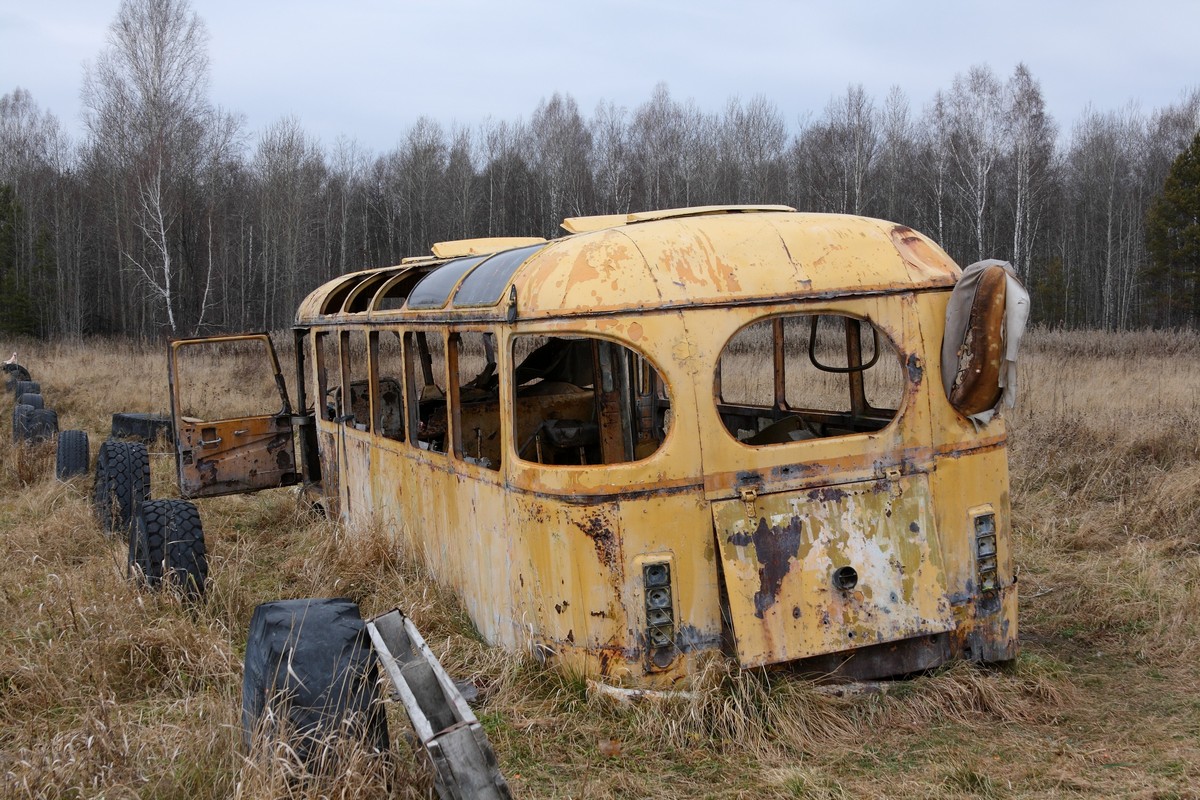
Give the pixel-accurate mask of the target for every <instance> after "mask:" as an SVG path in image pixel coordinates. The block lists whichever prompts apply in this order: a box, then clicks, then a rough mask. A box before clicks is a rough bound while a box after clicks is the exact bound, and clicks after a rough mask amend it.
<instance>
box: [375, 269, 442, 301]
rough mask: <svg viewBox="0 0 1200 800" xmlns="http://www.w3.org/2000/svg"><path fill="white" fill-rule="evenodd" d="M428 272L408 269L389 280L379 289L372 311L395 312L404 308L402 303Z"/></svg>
mask: <svg viewBox="0 0 1200 800" xmlns="http://www.w3.org/2000/svg"><path fill="white" fill-rule="evenodd" d="M428 274H429V272H428V271H427V270H424V269H409V270H408V271H407V272H402V273H400V274H399V275H397V276H395V277H393V278H391V279H389V280H388V281H387V283H385V284H384V285H383V286H382V287H380V289H379V292H378V293H377V295H376V297H375V300H374V308H373V309H372V310H374V311H395V310H397V309H400V308H403V307H404V302H405V301H406V300H408V296H409V295H410V294H411V293H412V290H413V287H414V286H416V285H417V284H418V283H420V282H421V279H422V278H424V277H425V276H426V275H428Z"/></svg>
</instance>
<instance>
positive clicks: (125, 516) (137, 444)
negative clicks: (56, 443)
mask: <svg viewBox="0 0 1200 800" xmlns="http://www.w3.org/2000/svg"><path fill="white" fill-rule="evenodd" d="M118 416H121V417H124V416H130V415H123V414H114V415H113V425H114V429H115V428H116V421H117V417H118ZM140 438H141V437H140V436H138V437H136V438H135V439H121V438H110V439H108V440H106V441H105V442H104V443H103V444H101V445H100V450H99V452H98V453H97V455H96V472H95V482H94V484H93V487H92V491H93V495H92V505H93V508H94V509H95V513H96V519H97V520H98V521H99V522H100V527H101V528H102V529H103V530H104V532H105V534H107V535H109V536H121V537H123V538H125V539H126V540H127V542H128V544H129V550H128V553H129V558H128V568H129V577H130V578H131V579H133V580H135V581H137V582H138V583H139V584H140V585H142V586H144V587H146V588H149V589H157V588H159V587H162V586H167V587H170V588H172V589H174V590H176V591H178V592H179V593H180V594H181V595H182V596H183V597H184V598H185V599H188V600H193V601H198V600H200V599H201V598H202V597H203V596H204V588H205V584H206V582H207V580H208V559H207V557H206V553H205V548H204V527H203V525H202V524H201V522H200V511H199V510H198V509H197V508H196V506H195V504H193V503H191V502H189V501H187V500H178V499H159V500H155V499H152V498H151V497H150V453H149V450H148V449H147V447H146V442H145V441H138V440H137V439H140ZM152 440H153V439H152Z"/></svg>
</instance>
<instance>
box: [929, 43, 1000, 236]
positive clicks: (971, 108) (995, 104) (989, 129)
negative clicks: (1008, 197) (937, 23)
mask: <svg viewBox="0 0 1200 800" xmlns="http://www.w3.org/2000/svg"><path fill="white" fill-rule="evenodd" d="M938 102H939V103H940V104H941V105H942V106H943V107H944V109H945V112H944V113H945V114H946V117H947V120H946V121H947V122H948V124H949V144H950V152H951V155H952V156H953V164H954V173H953V174H954V187H955V189H956V190H957V194H958V197H959V200H960V202H961V204H962V207H963V209H964V210H965V212H966V213H967V215H968V217H969V219H970V222H971V225H972V229H973V232H974V234H975V254H974V255H975V257H976V259H982V258H984V257H985V255H986V254H987V251H988V249H989V247H990V242H989V241H987V239H986V235H985V232H986V226H987V222H988V207H989V204H990V203H991V202H992V193H993V189H994V186H993V183H994V180H995V176H994V172H995V169H996V163H997V161H999V159H1000V156H1001V153H1002V151H1003V148H1004V139H1005V128H1006V124H1007V123H1006V121H1005V108H1004V98H1003V94H1002V90H1001V86H1000V82H999V80H997V79H996V76H995V74H993V72H992V70H991V68H990V67H987V66H974V67H971V68H970V69H969V70H968V71H967V74H966V75H965V76H964V75H956V76H955V77H954V83H953V86H952V87H951V90H950V93H949V95H946V96H945V97H944V98H941V97H939V98H938Z"/></svg>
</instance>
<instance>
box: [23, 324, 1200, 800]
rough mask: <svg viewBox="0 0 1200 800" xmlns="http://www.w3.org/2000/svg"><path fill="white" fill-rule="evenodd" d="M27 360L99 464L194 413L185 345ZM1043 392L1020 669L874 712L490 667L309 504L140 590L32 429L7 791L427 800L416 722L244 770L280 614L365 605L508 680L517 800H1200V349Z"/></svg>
mask: <svg viewBox="0 0 1200 800" xmlns="http://www.w3.org/2000/svg"><path fill="white" fill-rule="evenodd" d="M9 349H10V350H11V349H12V348H11V347H10V348H9ZM16 349H17V350H18V351H19V352H20V354H21V359H20V360H21V361H22V363H24V364H26V365H27V366H28V367H29V368H30V369H31V371H32V372H33V377H34V378H35V379H36V380H38V381H40V383H41V385H42V389H43V394H44V395H45V396H46V398H47V404H48V406H50V407H53V408H55V409H57V410H58V412H59V415H60V421H61V426H62V427H63V428H64V429H65V428H83V429H86V430H87V431H88V432H89V434H90V436H91V437H92V449H93V453H94V452H95V448H96V446H97V445H98V444H99V442H100V441H101V440H102V439H103V438H104V436H105V435H106V433H107V429H108V424H109V415H110V414H111V413H112V412H113V411H158V410H162V409H165V407H166V405H167V403H166V391H167V390H166V377H165V356H164V350H163V348H161V347H158V346H154V347H143V346H141V345H138V344H131V343H121V344H119V345H118V344H113V343H103V344H101V343H95V344H93V343H88V344H46V343H33V342H23V343H19V344H18V345H17V346H16ZM1020 377H1021V385H1020V403H1019V406H1018V408H1017V409H1016V410H1015V411H1013V412H1009V413H1008V417H1009V425H1010V433H1011V439H1010V441H1011V460H1012V480H1013V495H1012V497H1013V501H1012V504H1013V508H1014V515H1015V520H1016V534H1017V561H1018V563H1019V565H1020V583H1019V586H1020V591H1021V632H1022V640H1023V642H1022V655H1021V657H1020V659H1019V660H1018V662H1017V664H1016V665H1015V667H1014V668H1012V669H1010V670H1006V671H1000V670H993V669H986V668H976V667H971V666H966V665H959V666H955V667H952V668H949V669H947V670H944V671H942V672H940V673H938V674H934V675H928V676H924V677H920V678H917V679H914V680H910V681H903V682H897V683H895V684H894V685H893V686H892V687H891V689H890V691H889V692H887V693H886V694H868V695H858V696H851V697H834V696H828V695H826V694H822V693H819V692H817V691H815V690H814V688H813V687H812V686H811V685H809V684H806V683H804V682H801V681H797V680H795V679H792V678H785V677H779V676H772V675H764V674H762V673H761V672H748V673H738V672H736V671H735V670H733V669H731V668H730V667H729V666H728V665H727V664H725V663H724V662H720V661H714V662H712V663H711V664H710V665H709V668H708V669H707V671H706V672H705V673H704V674H703V675H702V676H701V677H700V678H699V680H698V683H699V684H700V687H701V689H700V691H698V692H696V694H695V696H694V698H693V699H691V700H689V701H676V702H673V703H665V704H644V705H638V706H633V707H617V706H614V705H613V704H612V702H611V701H610V700H608V699H606V698H605V697H600V696H593V695H590V694H589V693H588V692H587V689H586V684H585V683H584V682H583V681H581V680H579V679H577V678H575V677H572V676H568V675H562V674H559V673H557V672H550V671H545V670H543V669H540V668H538V667H536V666H534V665H533V664H531V663H528V662H527V661H524V660H522V659H520V658H518V657H515V656H512V655H509V654H505V653H501V652H498V651H496V650H493V649H490V648H487V647H485V646H484V645H482V644H481V643H480V642H479V641H478V640H477V639H476V638H475V637H474V636H473V633H472V630H471V626H470V624H469V623H468V621H467V620H466V619H465V617H464V616H463V614H462V613H461V612H460V610H459V609H458V608H457V606H456V604H455V602H454V600H453V598H452V597H450V596H448V595H447V594H446V593H444V592H443V591H441V590H439V589H438V587H436V586H435V585H433V584H431V583H430V582H429V581H428V580H427V579H426V578H425V576H424V575H423V574H422V572H421V570H420V569H419V568H418V567H417V566H415V565H414V564H412V563H411V562H410V561H408V560H406V559H405V557H404V555H403V554H402V553H400V552H398V551H397V549H396V548H395V547H394V546H392V544H391V543H390V542H389V541H387V539H386V537H385V536H383V535H382V534H381V533H380V532H378V531H373V530H361V531H347V530H344V529H342V528H340V527H339V526H337V525H335V524H333V523H329V522H325V521H322V520H319V519H315V518H313V517H311V516H309V515H308V514H307V513H306V512H305V511H304V510H303V509H302V508H301V507H300V505H299V504H298V501H297V499H296V496H295V495H294V494H292V493H290V492H288V491H275V492H266V493H262V494H260V495H257V496H252V497H233V498H218V499H215V500H212V501H202V502H201V503H200V506H201V513H202V515H203V519H204V528H205V533H206V537H207V540H208V545H209V553H210V564H211V576H212V583H211V586H210V590H209V594H208V598H207V601H206V602H205V603H204V605H203V606H201V607H199V608H191V607H188V606H185V605H183V604H181V603H180V602H179V601H178V600H176V599H174V598H173V597H172V596H171V595H169V594H167V593H158V594H149V593H141V592H138V591H137V590H136V589H135V588H134V587H133V586H132V585H131V583H130V582H129V581H127V580H126V578H125V560H126V552H125V544H124V543H123V542H120V541H117V540H115V539H107V538H105V536H104V535H103V534H102V533H101V532H100V530H99V529H98V527H97V525H96V523H95V522H94V520H93V519H92V517H91V512H90V508H89V503H88V491H89V488H90V479H78V480H76V481H74V482H71V483H67V484H62V483H58V482H56V481H55V480H54V479H53V476H52V471H53V460H54V453H53V451H52V449H51V448H50V446H49V445H45V446H42V447H40V448H34V449H19V448H17V447H15V446H14V445H12V444H11V443H9V441H8V438H9V436H8V430H7V427H6V426H5V428H4V431H3V436H2V437H0V439H2V440H3V441H0V592H2V594H0V796H3V797H5V798H7V797H46V798H59V797H100V796H103V797H106V798H122V797H146V798H180V799H181V800H182V798H225V797H243V798H267V797H355V798H364V797H376V796H390V797H425V796H428V791H429V790H428V786H427V784H426V783H425V782H423V779H422V777H421V775H420V773H419V770H418V769H417V767H416V765H415V763H414V760H413V758H412V756H411V753H410V751H409V749H408V746H407V745H406V744H405V742H404V740H403V738H402V736H401V733H400V732H401V731H402V730H403V729H404V728H405V726H406V723H405V721H404V720H403V719H402V714H401V712H399V711H398V709H397V708H396V707H394V706H393V707H391V708H390V710H389V715H390V719H391V723H392V725H391V727H392V734H393V745H392V753H393V756H394V757H393V758H392V759H391V760H390V761H382V760H379V759H376V758H372V757H369V756H367V755H365V754H362V753H353V752H351V753H347V754H346V756H345V758H344V759H343V760H342V761H341V765H342V766H341V768H340V771H339V772H338V773H337V774H334V775H329V776H325V777H321V778H315V779H301V778H299V777H298V776H297V772H296V769H295V766H294V764H293V762H292V761H291V759H289V758H288V755H287V753H286V752H277V753H260V754H257V755H256V757H254V758H247V757H245V756H243V755H242V754H241V753H240V750H239V744H240V718H239V714H240V690H241V655H242V651H243V649H244V646H245V631H246V628H247V624H248V621H249V618H250V614H251V612H252V610H253V608H254V606H255V605H256V604H257V603H260V602H263V601H265V600H271V599H277V598H281V597H300V596H336V595H341V596H349V597H352V598H354V599H355V600H357V601H358V602H359V603H360V604H361V605H362V607H363V611H364V614H373V613H378V612H381V611H384V610H387V609H389V608H391V607H393V606H400V607H401V608H404V609H406V610H407V611H408V612H409V613H410V614H411V616H413V618H414V619H415V621H416V623H417V625H418V627H419V628H420V629H421V630H422V632H423V633H424V634H425V636H426V638H427V640H428V641H429V642H430V644H431V646H432V647H433V648H434V649H435V651H436V652H438V653H439V655H441V656H442V657H443V661H444V663H445V664H446V666H447V667H448V669H449V670H450V671H451V673H452V674H453V675H455V676H456V677H458V678H464V679H470V680H473V681H475V682H476V684H477V685H479V686H480V687H481V688H482V696H483V699H482V702H481V703H480V704H479V705H478V707H477V709H476V710H477V713H478V714H479V716H480V719H481V720H482V721H483V723H484V724H485V726H486V727H487V729H488V733H489V735H490V736H491V740H492V743H493V745H494V747H495V750H496V753H497V755H498V757H499V759H500V762H501V767H502V769H503V772H504V774H505V775H506V777H507V778H508V780H509V782H510V784H511V786H512V788H513V790H514V794H515V795H516V796H518V797H527V798H568V797H569V798H618V797H620V798H624V797H656V798H683V797H715V798H740V797H745V798H829V799H831V800H832V799H833V798H873V797H898V798H899V797H903V798H908V797H952V798H953V797H983V798H1010V797H1012V798H1016V797H1143V798H1189V797H1200V789H1198V788H1196V787H1200V696H1198V694H1197V691H1198V688H1200V337H1198V336H1196V335H1194V334H1181V333H1137V334H1099V333H1055V332H1047V331H1034V332H1033V333H1032V334H1031V335H1030V336H1029V337H1028V338H1027V346H1026V347H1025V350H1024V354H1023V361H1022V364H1021V370H1020ZM11 402H12V401H11V399H7V400H4V401H0V413H2V414H4V415H5V417H7V416H8V415H9V412H10V410H11ZM152 462H153V465H152V466H153V494H154V496H157V497H165V496H172V495H174V494H175V489H174V471H173V463H172V462H171V460H170V458H169V457H168V456H166V455H158V456H154V457H152Z"/></svg>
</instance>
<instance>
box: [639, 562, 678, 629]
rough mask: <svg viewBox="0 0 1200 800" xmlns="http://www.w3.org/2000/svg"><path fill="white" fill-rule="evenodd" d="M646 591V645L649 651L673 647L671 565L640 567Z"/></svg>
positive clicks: (673, 616) (655, 563)
mask: <svg viewBox="0 0 1200 800" xmlns="http://www.w3.org/2000/svg"><path fill="white" fill-rule="evenodd" d="M642 585H643V586H644V587H645V590H646V643H647V644H648V645H649V646H650V648H651V650H660V649H663V648H670V647H674V645H675V612H674V607H675V604H674V601H673V599H672V597H671V565H670V564H668V563H666V562H665V561H655V562H651V563H648V564H643V565H642Z"/></svg>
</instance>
